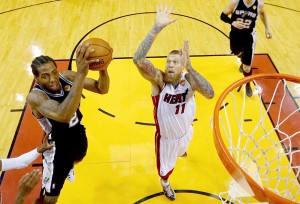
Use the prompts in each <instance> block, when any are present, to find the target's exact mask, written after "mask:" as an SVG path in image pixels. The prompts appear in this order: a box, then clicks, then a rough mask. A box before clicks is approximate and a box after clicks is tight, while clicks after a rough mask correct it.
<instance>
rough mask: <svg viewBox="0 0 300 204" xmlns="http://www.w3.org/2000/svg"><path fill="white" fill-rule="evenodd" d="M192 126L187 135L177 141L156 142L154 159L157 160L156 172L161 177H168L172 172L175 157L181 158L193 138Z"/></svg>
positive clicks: (163, 139)
mask: <svg viewBox="0 0 300 204" xmlns="http://www.w3.org/2000/svg"><path fill="white" fill-rule="evenodd" d="M193 132H194V130H193V126H191V127H190V129H189V131H188V132H187V134H185V135H184V136H182V137H180V138H178V139H167V138H161V137H159V139H157V140H156V143H157V144H156V147H157V150H159V151H156V158H157V168H158V169H157V170H158V172H159V175H160V176H161V177H164V176H166V175H170V174H171V172H172V171H173V169H174V167H175V164H176V161H177V157H180V156H182V155H183V154H184V153H185V152H186V150H187V148H188V146H189V144H190V142H191V140H192V137H193Z"/></svg>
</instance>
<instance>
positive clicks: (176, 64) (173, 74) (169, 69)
mask: <svg viewBox="0 0 300 204" xmlns="http://www.w3.org/2000/svg"><path fill="white" fill-rule="evenodd" d="M182 70H183V66H182V63H181V56H180V55H179V54H169V55H168V57H167V63H166V70H165V76H164V81H165V82H167V83H171V84H176V83H179V80H180V77H181V73H182Z"/></svg>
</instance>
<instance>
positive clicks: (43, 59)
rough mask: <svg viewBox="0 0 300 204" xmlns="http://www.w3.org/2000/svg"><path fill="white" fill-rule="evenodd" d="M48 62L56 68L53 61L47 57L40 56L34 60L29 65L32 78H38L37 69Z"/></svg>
mask: <svg viewBox="0 0 300 204" xmlns="http://www.w3.org/2000/svg"><path fill="white" fill-rule="evenodd" d="M48 62H53V64H54V65H55V66H56V67H57V65H56V63H55V61H54V60H53V59H52V58H51V57H49V56H44V55H41V56H39V57H36V58H34V60H33V61H32V63H31V71H32V74H33V75H34V76H39V71H38V69H37V68H38V67H40V66H41V65H43V64H46V63H48Z"/></svg>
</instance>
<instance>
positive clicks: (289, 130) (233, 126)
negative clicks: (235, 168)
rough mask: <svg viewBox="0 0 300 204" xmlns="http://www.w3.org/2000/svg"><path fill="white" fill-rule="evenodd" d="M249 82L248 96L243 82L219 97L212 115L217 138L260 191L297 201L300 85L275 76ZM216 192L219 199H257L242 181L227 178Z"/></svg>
mask: <svg viewBox="0 0 300 204" xmlns="http://www.w3.org/2000/svg"><path fill="white" fill-rule="evenodd" d="M252 82H253V84H254V85H255V86H252V87H255V90H254V95H253V96H252V97H251V98H249V97H247V96H246V94H245V86H244V85H243V86H242V87H236V88H234V89H233V90H231V91H230V92H228V93H227V96H226V97H225V98H224V99H223V103H222V104H221V106H220V107H219V113H218V115H216V114H215V115H214V117H218V122H219V130H220V136H221V137H222V140H223V142H224V144H225V146H226V149H227V151H228V152H229V153H230V155H231V157H232V159H233V160H234V161H235V162H236V163H237V164H238V165H239V166H240V167H241V169H242V170H243V171H244V172H245V173H246V174H247V175H248V176H249V177H250V178H251V179H253V180H254V181H255V182H256V184H257V185H258V186H260V187H261V189H267V190H269V191H271V192H273V193H275V194H277V195H279V196H281V197H283V198H285V199H287V200H288V201H291V203H300V185H299V181H300V108H299V105H298V103H297V97H298V96H297V94H298V93H300V92H299V90H297V89H299V86H300V85H299V84H298V83H294V82H289V81H287V80H285V79H274V78H272V79H268V78H257V79H255V80H253V81H252ZM241 88H242V89H241ZM298 95H300V94H298ZM220 136H219V137H220ZM221 159H222V158H221ZM242 189H243V190H242ZM219 196H220V199H222V200H223V203H231V202H232V203H257V201H255V200H254V201H253V198H251V197H253V196H254V193H253V192H252V190H251V187H250V186H249V182H248V181H246V180H239V181H231V182H230V186H229V190H228V191H227V192H223V193H220V195H219Z"/></svg>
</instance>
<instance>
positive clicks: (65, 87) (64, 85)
mask: <svg viewBox="0 0 300 204" xmlns="http://www.w3.org/2000/svg"><path fill="white" fill-rule="evenodd" d="M59 82H60V84H61V90H60V92H59V93H51V92H48V91H47V90H45V89H44V88H43V87H42V86H41V85H39V84H37V85H35V86H34V88H33V89H32V90H35V91H41V92H43V93H45V94H46V95H47V96H48V97H49V98H50V99H52V100H55V101H57V102H59V103H61V102H63V101H64V100H65V98H66V97H67V96H68V94H69V92H70V89H71V87H72V85H73V83H72V82H71V81H69V80H68V79H66V78H65V77H63V76H62V75H61V74H59ZM44 119H45V118H44ZM81 119H82V113H81V112H80V110H79V107H78V109H77V110H76V112H75V113H74V115H73V117H72V119H71V121H70V122H69V123H63V122H58V121H55V120H52V119H50V118H46V120H47V122H44V124H48V126H51V127H43V129H44V130H45V129H48V130H49V129H51V130H49V131H52V132H57V131H64V130H67V129H69V128H73V127H75V126H77V125H80V121H81ZM38 120H39V121H40V120H41V119H38ZM41 125H42V124H41ZM42 126H45V125H42ZM46 132H48V131H46Z"/></svg>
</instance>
